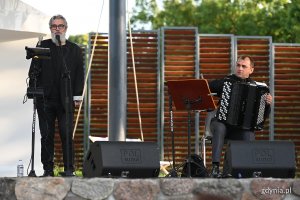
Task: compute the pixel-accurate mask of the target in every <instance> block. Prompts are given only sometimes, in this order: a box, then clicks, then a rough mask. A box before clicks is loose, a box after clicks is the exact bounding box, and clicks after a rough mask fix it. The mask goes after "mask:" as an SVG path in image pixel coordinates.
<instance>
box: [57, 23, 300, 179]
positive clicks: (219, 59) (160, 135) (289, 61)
mask: <svg viewBox="0 0 300 200" xmlns="http://www.w3.org/2000/svg"><path fill="white" fill-rule="evenodd" d="M160 35H161V36H160ZM132 36H133V38H132V39H133V51H134V58H135V67H136V73H137V76H136V78H137V88H138V94H139V100H140V111H141V122H142V130H143V136H144V140H145V141H157V142H158V144H159V145H160V148H161V157H162V160H170V161H171V160H172V149H171V136H172V135H171V131H170V113H169V111H170V107H169V96H168V88H167V87H166V84H165V83H166V81H169V80H183V79H194V78H199V75H200V74H202V75H203V76H204V78H205V79H207V80H208V81H210V80H212V79H216V78H222V77H224V76H225V75H227V74H229V73H231V72H232V69H233V66H234V65H235V61H236V58H237V57H238V56H239V55H246V54H247V55H250V56H252V57H253V58H254V60H255V63H256V66H255V71H254V74H253V79H255V80H257V81H260V82H265V83H267V84H268V85H269V86H270V88H271V90H273V91H272V93H273V94H274V97H275V98H274V102H275V103H274V110H273V111H274V112H273V113H272V115H271V117H270V118H269V119H268V120H267V122H266V123H265V128H264V129H263V131H259V132H256V139H257V140H268V139H272V138H274V139H275V140H292V141H294V142H295V144H296V151H297V153H298V152H299V151H300V136H299V129H300V127H299V125H298V123H297V122H298V120H299V119H300V97H299V96H300V93H299V91H300V88H299V87H300V75H299V74H300V73H299V72H300V65H299V61H300V60H299V56H300V46H299V45H297V44H295V45H289V44H273V43H272V38H270V37H267V36H266V37H256V36H234V35H216V34H198V29H197V28H193V27H164V28H162V29H161V30H160V31H137V32H134V33H133V35H132ZM94 39H95V34H91V35H90V44H89V51H88V54H89V55H90V53H91V49H92V44H93V43H94ZM127 43H128V45H127V49H128V50H127V55H128V57H127V67H128V68H127V81H128V83H127V92H128V93H127V94H128V102H127V137H128V138H141V130H140V125H139V119H138V112H137V111H138V109H137V103H136V90H135V83H134V75H133V64H132V57H131V49H130V43H129V40H127ZM107 67H108V35H107V34H100V35H99V36H98V38H97V41H96V50H95V55H94V57H93V62H92V68H91V73H90V80H89V90H88V94H89V96H88V98H86V99H85V100H86V101H87V106H86V109H88V108H90V109H88V111H87V112H86V113H88V115H87V116H86V121H85V125H86V127H85V128H84V122H83V118H80V123H79V127H78V133H76V137H75V145H76V167H77V168H81V166H82V161H83V153H84V152H83V151H84V149H83V146H84V145H86V144H83V142H88V141H86V140H84V139H83V138H84V137H86V135H93V136H100V137H107V112H108V110H107V105H108V100H107V93H108V90H107V87H108V86H107V84H108V81H107V80H108V77H107ZM173 111H174V112H173V115H174V136H175V154H176V163H177V164H181V163H182V162H184V161H185V159H186V156H187V148H188V147H187V144H188V141H187V139H188V134H187V124H188V123H187V111H178V110H176V108H174V107H173ZM205 115H206V113H205V112H201V113H200V120H199V121H200V123H199V124H195V123H196V122H197V120H196V118H193V119H192V127H191V128H192V130H191V133H192V134H191V136H192V139H191V142H192V152H197V142H198V141H197V135H196V132H197V131H198V132H199V134H200V136H202V135H203V133H204V119H205ZM195 116H196V117H197V114H195ZM195 127H196V128H197V127H199V130H196V129H195ZM83 129H85V131H86V134H85V136H83V131H84V130H83ZM56 140H59V138H58V137H56ZM195 140H196V141H195ZM87 146H88V145H87ZM55 148H56V150H55V160H56V162H57V161H58V163H62V155H61V147H60V145H59V142H56V146H55ZM297 158H299V156H298V154H297ZM207 159H208V160H207V161H208V162H207V163H208V164H210V162H211V160H210V159H211V147H210V146H208V147H207ZM60 166H62V165H61V164H60ZM297 166H298V168H299V163H297ZM208 167H210V165H208ZM299 173H300V170H299V169H297V175H298V176H299Z"/></svg>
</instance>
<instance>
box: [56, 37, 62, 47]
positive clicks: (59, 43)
mask: <svg viewBox="0 0 300 200" xmlns="http://www.w3.org/2000/svg"><path fill="white" fill-rule="evenodd" d="M55 39H56V40H57V42H58V45H59V46H61V41H60V35H55Z"/></svg>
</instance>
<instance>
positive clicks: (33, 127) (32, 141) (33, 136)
mask: <svg viewBox="0 0 300 200" xmlns="http://www.w3.org/2000/svg"><path fill="white" fill-rule="evenodd" d="M35 120H36V97H33V122H32V134H31V137H32V138H31V170H30V172H29V174H28V176H30V177H36V174H35V170H34V146H35Z"/></svg>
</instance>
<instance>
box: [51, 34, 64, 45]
mask: <svg viewBox="0 0 300 200" xmlns="http://www.w3.org/2000/svg"><path fill="white" fill-rule="evenodd" d="M55 36H56V34H55V33H51V39H52V42H53V43H54V44H56V45H59V44H58V41H57V40H56V37H55ZM60 42H61V44H64V43H66V34H65V33H62V34H61V35H60Z"/></svg>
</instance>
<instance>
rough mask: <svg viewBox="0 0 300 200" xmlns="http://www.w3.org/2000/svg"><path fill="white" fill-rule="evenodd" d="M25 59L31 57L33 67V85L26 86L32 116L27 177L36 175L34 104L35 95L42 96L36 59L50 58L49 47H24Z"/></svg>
mask: <svg viewBox="0 0 300 200" xmlns="http://www.w3.org/2000/svg"><path fill="white" fill-rule="evenodd" d="M25 50H26V59H27V60H28V59H32V65H33V69H32V72H31V74H30V79H32V82H33V86H32V87H28V88H27V93H26V95H27V97H28V99H33V116H32V128H31V158H30V159H31V170H30V172H29V174H28V176H29V177H36V174H35V170H34V151H35V150H34V149H35V121H36V109H37V108H36V104H37V97H38V96H39V97H44V91H43V88H40V87H37V77H38V76H39V74H40V69H38V66H36V61H37V60H40V59H50V58H51V56H50V49H49V48H41V47H36V48H31V47H27V46H26V47H25Z"/></svg>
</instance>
